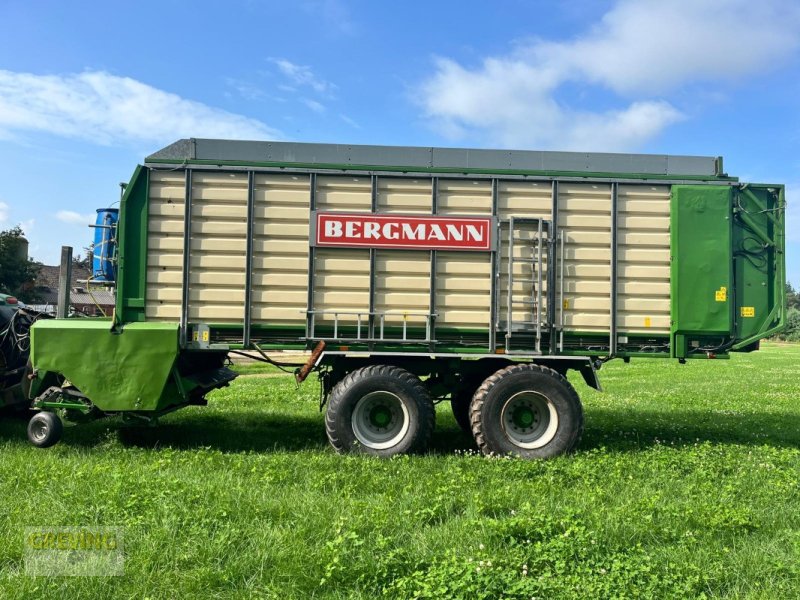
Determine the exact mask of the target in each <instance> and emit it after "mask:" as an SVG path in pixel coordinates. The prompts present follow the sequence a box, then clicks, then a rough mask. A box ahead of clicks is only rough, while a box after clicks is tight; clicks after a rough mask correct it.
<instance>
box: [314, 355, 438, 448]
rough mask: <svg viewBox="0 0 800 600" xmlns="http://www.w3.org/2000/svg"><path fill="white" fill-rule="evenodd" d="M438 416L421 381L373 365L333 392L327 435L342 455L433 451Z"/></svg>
mask: <svg viewBox="0 0 800 600" xmlns="http://www.w3.org/2000/svg"><path fill="white" fill-rule="evenodd" d="M435 414H436V412H435V409H434V406H433V401H432V400H431V397H430V395H429V394H428V391H427V390H426V389H425V386H423V385H422V382H421V381H420V380H419V377H417V376H415V375H412V374H411V373H409V372H408V371H406V370H405V369H401V368H400V367H395V366H391V365H373V366H369V367H363V368H361V369H358V370H356V371H353V372H352V373H349V374H348V375H347V376H346V377H345V378H344V379H342V381H340V382H339V383H338V384H336V386H335V387H334V388H333V390H332V391H331V395H330V399H329V401H328V410H327V412H326V413H325V430H326V432H327V434H328V440H329V441H330V444H331V446H333V447H334V448H335V449H336V451H337V452H356V453H362V454H371V455H374V456H381V457H389V456H394V455H396V454H410V453H419V452H423V451H424V450H425V449H426V448H427V447H428V442H429V441H430V437H431V433H432V432H433V428H434V420H435Z"/></svg>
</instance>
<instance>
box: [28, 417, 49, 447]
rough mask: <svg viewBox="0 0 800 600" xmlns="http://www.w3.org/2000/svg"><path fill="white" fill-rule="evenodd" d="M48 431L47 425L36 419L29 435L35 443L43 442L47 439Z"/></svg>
mask: <svg viewBox="0 0 800 600" xmlns="http://www.w3.org/2000/svg"><path fill="white" fill-rule="evenodd" d="M48 431H50V427H48V426H47V423H45V422H44V421H42V420H39V419H37V420H36V422H34V423H33V426H32V427H31V435H32V436H33V439H35V440H36V441H37V442H41V441H44V440H45V439H46V438H47V432H48Z"/></svg>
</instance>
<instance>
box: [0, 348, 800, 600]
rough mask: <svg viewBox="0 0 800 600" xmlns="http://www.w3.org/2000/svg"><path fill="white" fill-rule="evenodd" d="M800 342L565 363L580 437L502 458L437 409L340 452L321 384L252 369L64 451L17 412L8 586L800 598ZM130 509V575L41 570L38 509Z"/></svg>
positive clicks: (144, 593) (104, 518)
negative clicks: (676, 356) (427, 425)
mask: <svg viewBox="0 0 800 600" xmlns="http://www.w3.org/2000/svg"><path fill="white" fill-rule="evenodd" d="M798 366H800V345H790V344H777V343H770V344H764V345H763V350H762V351H760V352H756V353H753V354H748V355H735V356H733V357H732V359H731V360H717V361H703V360H697V361H689V363H688V364H686V365H679V364H677V362H675V361H667V360H659V359H652V360H647V359H638V360H634V361H633V362H632V363H631V364H630V365H624V364H622V362H621V361H613V362H612V363H609V364H608V365H606V366H605V367H604V368H603V369H602V371H601V372H600V376H601V381H602V383H603V385H604V386H605V388H606V390H607V391H606V392H604V393H598V392H595V391H593V390H590V389H588V388H587V387H586V386H585V385H584V384H583V382H582V381H580V377H579V376H578V375H576V374H575V375H572V374H571V375H570V379H571V381H572V383H573V384H574V385H575V386H576V388H577V389H578V393H579V394H580V396H581V398H582V400H583V403H584V407H585V411H586V430H585V432H584V436H583V440H582V442H581V443H580V446H579V448H578V450H577V452H576V453H575V454H573V455H571V456H566V457H561V458H558V459H555V460H550V461H546V462H536V461H533V462H526V461H522V460H516V459H507V458H495V459H488V458H484V457H482V456H479V455H477V454H476V452H475V450H474V444H473V442H472V440H471V439H468V438H467V437H466V436H464V435H463V434H462V433H461V432H460V430H459V429H458V427H457V425H456V424H455V421H454V420H453V418H452V416H451V414H450V410H449V406H448V405H447V403H443V404H442V405H440V406H439V408H438V411H437V427H436V431H435V433H434V439H433V445H432V448H431V450H430V452H429V453H428V454H426V455H424V456H415V457H399V458H395V459H391V460H379V459H373V458H367V457H361V456H339V455H336V454H335V453H334V452H333V451H332V450H331V449H330V448H329V447H328V444H327V441H326V438H325V433H324V427H323V416H322V415H321V414H320V413H319V411H318V407H317V403H318V386H317V385H316V383H315V382H314V381H313V380H309V381H308V382H306V383H305V384H304V385H303V386H302V387H301V388H300V389H299V390H296V389H295V384H294V381H293V379H292V377H291V376H289V375H283V374H281V373H279V372H277V371H274V370H270V369H266V368H260V367H259V368H252V367H246V368H245V369H244V373H243V375H242V376H241V377H240V378H239V379H238V380H237V381H235V382H234V384H233V385H232V386H231V387H229V388H227V389H223V390H219V391H216V392H214V393H213V394H211V395H210V402H209V406H208V407H205V408H200V407H197V408H194V407H193V408H188V409H185V410H182V411H179V412H177V413H174V414H171V415H169V416H167V417H165V418H164V419H163V420H162V421H161V424H160V426H159V427H157V428H130V427H126V426H123V425H122V423H121V422H120V420H119V419H108V420H102V421H98V422H95V423H92V424H88V425H81V426H77V427H74V428H68V429H67V430H66V431H65V434H64V439H63V441H62V442H61V443H60V444H59V445H57V446H56V447H54V448H51V449H49V450H39V449H35V448H33V447H32V446H30V445H29V444H28V442H27V440H26V438H25V422H24V421H22V420H14V419H9V418H3V419H2V421H0V452H1V453H2V454H1V456H2V458H1V459H0V499H2V500H1V501H0V597H2V598H59V599H60V598H80V597H83V598H106V597H114V598H137V599H141V598H151V599H156V598H158V599H161V598H164V599H167V598H169V599H173V598H281V599H284V598H374V597H382V596H385V597H394V598H465V599H466V598H469V599H473V598H474V599H478V598H501V597H502V598H531V597H537V598H548V599H549V598H608V597H626V598H628V597H630V598H671V597H674V598H687V597H702V596H703V595H705V596H707V597H734V598H765V599H767V598H770V599H772V598H787V597H800V493H798V491H799V489H800V488H798V483H799V482H800V451H799V450H798V448H799V447H800V428H799V427H798V425H800V377H798V372H799V369H798ZM66 525H75V526H87V525H105V526H116V527H120V528H121V531H122V532H123V539H124V552H125V574H124V576H121V577H31V576H29V575H26V573H25V567H24V560H23V537H24V530H25V528H26V527H31V526H66Z"/></svg>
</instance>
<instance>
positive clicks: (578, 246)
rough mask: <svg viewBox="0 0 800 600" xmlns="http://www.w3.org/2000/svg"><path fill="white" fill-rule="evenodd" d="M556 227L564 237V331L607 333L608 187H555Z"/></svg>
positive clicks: (609, 190)
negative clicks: (556, 194) (556, 203)
mask: <svg viewBox="0 0 800 600" xmlns="http://www.w3.org/2000/svg"><path fill="white" fill-rule="evenodd" d="M558 225H559V228H561V230H562V231H563V232H564V235H565V238H564V239H565V244H564V245H565V248H564V300H565V306H566V308H565V310H564V327H565V330H566V331H597V332H607V331H609V328H610V326H611V318H610V311H611V266H610V265H611V185H610V184H601V183H598V184H589V183H561V184H559V187H558ZM620 326H621V324H620Z"/></svg>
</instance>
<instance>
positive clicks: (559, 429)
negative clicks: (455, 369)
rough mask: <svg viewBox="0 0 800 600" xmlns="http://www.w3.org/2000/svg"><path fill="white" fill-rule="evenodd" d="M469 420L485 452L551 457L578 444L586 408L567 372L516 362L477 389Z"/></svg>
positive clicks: (527, 456) (479, 445) (476, 438)
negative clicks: (516, 363) (566, 375)
mask: <svg viewBox="0 0 800 600" xmlns="http://www.w3.org/2000/svg"><path fill="white" fill-rule="evenodd" d="M470 423H471V425H472V434H473V435H474V436H475V441H476V442H477V444H478V447H479V448H480V450H481V452H483V453H484V454H487V455H507V454H515V455H517V456H520V457H522V458H551V457H553V456H558V455H559V454H564V453H566V452H569V451H571V450H572V449H574V448H575V446H576V445H577V444H578V441H579V440H580V437H581V434H582V433H583V408H582V406H581V401H580V399H579V398H578V394H577V393H576V392H575V389H574V388H573V387H572V385H570V383H569V382H568V381H567V380H566V379H565V378H564V376H563V375H560V374H559V373H557V372H556V371H554V370H553V369H549V368H547V367H542V366H540V365H529V364H522V365H513V366H510V367H506V368H505V369H501V370H500V371H498V372H497V373H495V374H494V375H492V376H491V377H489V378H488V379H486V381H484V382H483V383H482V384H481V386H480V388H478V391H477V392H475V396H474V397H473V399H472V403H471V405H470Z"/></svg>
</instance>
